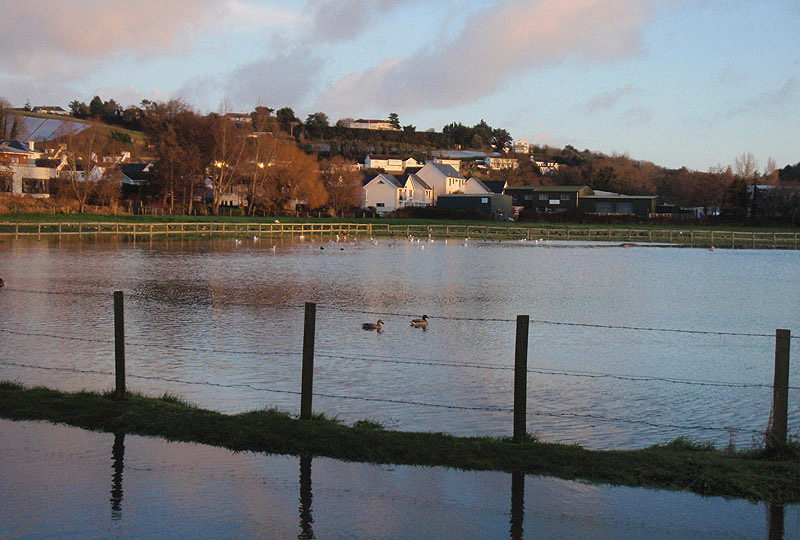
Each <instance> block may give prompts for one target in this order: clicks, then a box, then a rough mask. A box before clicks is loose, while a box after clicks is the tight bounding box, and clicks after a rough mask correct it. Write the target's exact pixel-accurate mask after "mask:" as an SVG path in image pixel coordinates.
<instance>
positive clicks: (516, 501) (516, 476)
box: [510, 471, 525, 540]
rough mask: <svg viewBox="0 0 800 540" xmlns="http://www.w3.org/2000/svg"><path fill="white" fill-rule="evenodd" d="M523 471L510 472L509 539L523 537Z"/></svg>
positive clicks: (514, 539) (517, 539)
mask: <svg viewBox="0 0 800 540" xmlns="http://www.w3.org/2000/svg"><path fill="white" fill-rule="evenodd" d="M524 522H525V473H523V472H520V471H514V472H512V473H511V530H510V532H511V540H520V539H521V538H523V536H524V533H525V528H524V527H523V524H524Z"/></svg>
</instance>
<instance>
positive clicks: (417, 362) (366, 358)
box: [0, 328, 800, 390]
mask: <svg viewBox="0 0 800 540" xmlns="http://www.w3.org/2000/svg"><path fill="white" fill-rule="evenodd" d="M0 333H6V334H11V335H17V336H29V337H43V338H51V339H61V340H66V341H79V342H88V343H101V344H104V345H110V346H113V345H114V340H108V339H94V338H83V337H75V336H61V335H56V334H47V333H44V332H22V331H16V330H10V329H7V328H0ZM125 347H143V348H150V349H164V350H173V351H175V350H177V351H184V352H195V353H204V354H232V355H242V356H252V357H261V356H295V357H300V356H302V353H301V352H297V351H287V350H283V351H279V350H271V351H265V350H261V351H243V350H235V349H216V348H202V347H186V346H182V345H167V344H159V343H139V342H130V341H126V342H125ZM314 356H315V357H318V358H327V359H335V360H350V361H359V362H374V363H384V364H398V365H414V366H430V367H447V368H464V369H480V370H492V371H509V372H513V371H514V367H513V366H501V365H492V364H478V363H464V362H445V361H436V360H425V359H418V358H404V357H391V356H377V355H363V356H357V355H346V354H339V353H335V352H332V351H328V352H326V351H325V350H317V351H315V352H314ZM527 373H533V374H537V375H551V376H561V377H576V378H586V379H615V380H619V381H632V382H663V383H669V384H681V385H687V386H708V387H717V388H768V389H772V388H774V385H772V384H766V383H742V382H726V381H707V380H692V379H680V378H674V377H652V376H644V375H625V374H617V373H602V372H591V371H575V370H552V369H543V368H528V369H527ZM787 388H788V389H790V390H800V386H791V385H790V386H788V387H787Z"/></svg>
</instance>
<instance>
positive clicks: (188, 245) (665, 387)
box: [0, 236, 800, 448]
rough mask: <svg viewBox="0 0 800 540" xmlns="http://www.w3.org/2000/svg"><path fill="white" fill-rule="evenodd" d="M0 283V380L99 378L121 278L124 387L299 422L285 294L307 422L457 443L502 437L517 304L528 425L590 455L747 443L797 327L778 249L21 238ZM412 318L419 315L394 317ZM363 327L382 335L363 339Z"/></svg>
mask: <svg viewBox="0 0 800 540" xmlns="http://www.w3.org/2000/svg"><path fill="white" fill-rule="evenodd" d="M0 277H2V278H3V279H4V280H5V281H6V284H7V285H6V287H5V288H4V289H3V290H2V291H0V312H1V313H3V316H4V322H3V326H2V328H0V351H1V352H2V356H0V378H2V379H9V380H14V381H18V382H22V383H24V384H30V385H34V384H41V385H46V386H50V387H54V388H59V389H65V390H77V389H84V388H87V389H93V390H108V389H111V388H113V386H114V377H113V369H114V360H113V359H114V342H113V339H114V337H113V336H114V333H113V332H114V331H113V300H112V293H113V291H115V290H121V291H123V292H124V295H125V323H126V356H127V373H128V379H127V381H128V387H129V388H130V389H132V390H136V391H141V392H144V393H146V394H150V395H160V394H163V393H165V392H168V393H171V394H175V395H179V396H182V397H185V398H187V399H188V400H189V401H191V402H193V403H195V404H197V405H200V406H202V407H206V408H211V409H215V410H220V411H224V412H240V411H245V410H252V409H258V408H263V407H268V408H271V407H275V408H278V409H281V410H285V411H288V412H292V413H298V412H299V407H300V396H299V393H300V362H301V357H302V354H301V353H302V340H303V317H304V303H305V302H315V303H316V304H317V320H316V350H315V372H314V390H315V397H314V411H315V412H324V413H325V414H326V415H328V416H335V417H337V418H339V419H340V420H342V421H344V422H347V423H352V422H355V421H357V420H360V419H370V420H374V421H378V422H381V423H382V424H384V425H385V426H386V427H388V428H393V429H402V430H424V431H443V432H448V433H454V434H461V435H497V436H506V435H510V434H511V431H512V407H513V369H512V368H513V362H514V340H515V330H516V325H515V319H516V316H517V315H520V314H525V315H529V316H530V319H531V326H530V339H529V349H528V368H529V373H528V406H527V407H528V417H527V429H528V431H529V432H532V433H536V434H537V435H538V436H539V437H540V438H541V439H543V440H548V441H554V442H565V443H578V444H581V445H584V446H587V447H592V448H635V447H643V446H647V445H651V444H656V443H659V442H663V441H666V440H670V439H672V438H674V437H677V436H680V435H687V436H689V437H691V438H694V439H698V440H703V441H713V442H714V443H716V444H718V445H720V446H726V445H728V444H734V445H736V446H739V447H743V446H749V445H751V444H754V443H757V442H760V437H761V435H760V433H762V432H763V430H764V429H765V428H766V426H767V423H768V421H769V414H770V408H771V399H772V390H771V385H772V380H773V366H774V347H775V338H774V335H775V330H776V329H777V328H787V329H790V330H792V333H793V334H795V335H797V333H798V331H800V324H799V323H800V321H799V320H798V317H800V312H798V310H797V306H798V305H800V253H799V252H797V251H776V250H727V249H716V250H714V251H711V250H709V249H683V248H681V249H678V248H666V247H623V246H620V245H619V244H613V243H602V242H591V243H586V242H583V243H580V242H546V241H542V242H539V241H538V240H535V241H479V240H474V239H466V238H465V239H461V240H458V241H454V240H453V239H450V240H448V242H446V243H445V241H443V240H434V241H432V242H429V241H427V239H423V240H422V241H419V240H416V239H415V240H414V241H409V240H408V239H404V238H401V239H388V238H381V239H376V240H369V239H361V240H360V241H354V240H350V239H345V238H341V239H340V241H338V242H337V241H336V240H335V239H334V238H332V237H322V238H319V237H318V238H313V239H312V238H303V239H299V238H297V237H295V238H294V239H290V238H286V239H284V240H273V239H267V238H258V237H257V236H256V237H240V238H238V239H234V238H226V239H216V240H203V239H199V240H198V239H194V240H189V239H186V240H179V239H173V240H162V241H145V242H142V241H139V242H136V243H134V242H131V241H124V240H120V239H114V238H110V239H105V240H104V239H100V240H93V239H91V238H85V239H83V240H82V241H66V240H63V241H59V240H57V239H49V240H48V239H42V240H36V239H35V238H32V239H20V240H4V241H3V242H2V243H0ZM423 314H426V315H428V317H429V325H428V327H427V328H426V329H425V330H422V329H417V328H412V327H411V326H410V324H409V321H410V319H411V318H415V317H420V316H421V315H423ZM377 319H382V320H383V321H384V322H385V324H384V326H383V328H382V331H381V332H375V331H364V330H362V329H361V326H362V323H364V322H375V321H376V320H377ZM793 341H794V339H793ZM799 364H800V363H798V362H794V363H793V364H792V366H791V373H790V385H794V386H795V387H796V385H797V381H800V377H798V375H800V371H799V370H798V365H799ZM799 395H800V392H797V391H796V390H795V389H794V387H793V388H792V390H791V391H790V404H789V428H790V432H791V433H797V432H798V430H800V406H798V405H800V401H798V400H800V397H798V396H799Z"/></svg>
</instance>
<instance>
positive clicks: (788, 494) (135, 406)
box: [0, 382, 800, 504]
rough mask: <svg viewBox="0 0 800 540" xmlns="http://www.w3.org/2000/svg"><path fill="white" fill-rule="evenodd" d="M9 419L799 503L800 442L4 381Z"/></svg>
mask: <svg viewBox="0 0 800 540" xmlns="http://www.w3.org/2000/svg"><path fill="white" fill-rule="evenodd" d="M0 417H3V418H8V419H11V420H47V421H50V422H56V423H63V424H68V425H72V426H77V427H81V428H84V429H89V430H94V431H104V432H113V433H130V434H136V435H146V436H155V437H163V438H165V439H168V440H173V441H186V442H197V443H202V444H208V445H213V446H219V447H224V448H228V449H230V450H233V451H253V452H266V453H272V454H290V455H311V456H325V457H330V458H335V459H341V460H347V461H357V462H366V463H380V464H403V465H419V466H445V467H452V468H457V469H463V470H495V471H506V472H524V473H525V474H531V475H543V476H552V477H557V478H563V479H568V480H583V481H588V482H594V483H604V484H611V485H624V486H631V487H649V488H659V489H669V490H681V491H690V492H693V493H697V494H700V495H707V496H711V495H715V496H724V497H737V498H746V499H749V500H753V501H769V502H773V503H777V504H791V503H797V502H800V448H799V447H798V445H797V444H796V443H795V442H793V443H792V444H790V445H789V446H788V447H787V448H786V449H785V450H783V451H781V452H779V453H774V452H773V453H770V452H767V451H765V450H763V449H753V450H747V451H731V450H720V449H717V448H715V447H714V446H713V445H708V444H697V443H692V442H691V441H688V440H686V439H684V438H679V439H676V440H674V441H672V442H671V443H668V444H663V445H657V446H653V447H650V448H645V449H641V450H625V451H620V450H611V451H598V450H587V449H584V448H581V447H579V446H575V445H563V444H552V443H544V442H539V441H536V440H535V439H534V438H532V439H531V440H530V441H527V442H524V443H520V444H518V443H514V442H512V441H511V440H509V439H502V438H493V437H455V436H452V435H446V434H442V433H419V432H400V431H389V430H384V429H383V428H382V427H381V426H380V425H379V424H376V423H374V422H369V421H361V422H357V423H356V424H355V425H354V426H352V427H351V426H346V425H343V424H341V423H339V422H337V421H336V420H332V419H329V418H325V417H324V416H317V417H315V418H313V419H312V420H305V421H304V420H299V419H297V418H294V417H292V416H291V415H289V414H287V413H283V412H279V411H275V410H260V411H253V412H247V413H242V414H236V415H226V414H222V413H218V412H214V411H209V410H205V409H200V408H198V407H194V406H192V405H190V404H188V403H186V402H185V401H183V400H182V399H180V398H176V397H173V396H169V395H165V396H162V397H160V398H153V397H146V396H143V395H140V394H128V395H126V396H125V397H123V398H119V397H116V396H115V395H114V394H113V393H106V394H101V393H97V392H86V391H84V392H71V393H70V392H61V391H57V390H52V389H48V388H42V387H35V388H26V387H24V386H22V385H19V384H17V383H13V382H0Z"/></svg>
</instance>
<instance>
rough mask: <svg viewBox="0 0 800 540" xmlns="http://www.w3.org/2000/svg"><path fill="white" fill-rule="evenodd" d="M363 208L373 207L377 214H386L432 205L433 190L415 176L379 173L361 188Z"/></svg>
mask: <svg viewBox="0 0 800 540" xmlns="http://www.w3.org/2000/svg"><path fill="white" fill-rule="evenodd" d="M361 198H362V203H363V206H364V207H365V208H370V207H374V208H375V210H376V211H377V212H378V214H381V215H382V214H387V213H389V212H393V211H394V210H397V209H398V208H405V207H408V206H430V205H431V204H433V189H431V187H430V186H428V185H427V184H426V183H425V182H424V181H423V180H422V179H420V178H419V177H418V176H417V175H415V174H404V175H392V174H387V173H381V174H379V175H377V176H376V177H375V178H373V179H372V180H370V181H368V182H367V183H366V184H364V187H363V188H361Z"/></svg>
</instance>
